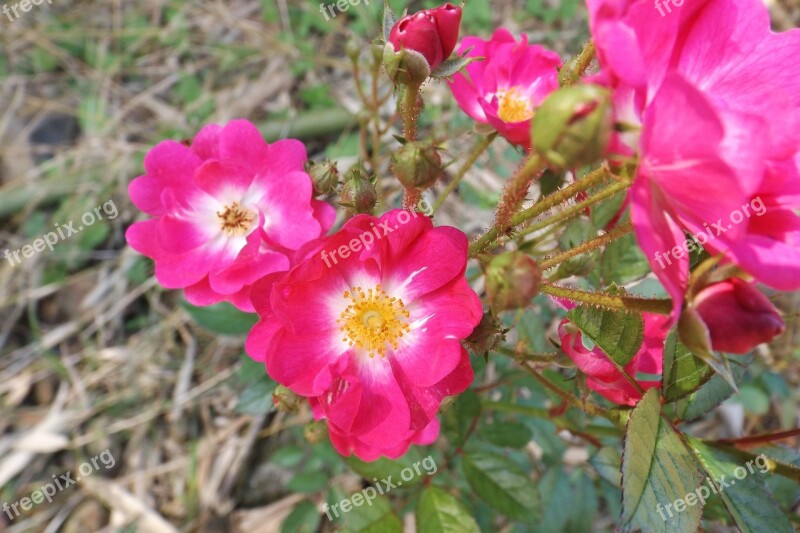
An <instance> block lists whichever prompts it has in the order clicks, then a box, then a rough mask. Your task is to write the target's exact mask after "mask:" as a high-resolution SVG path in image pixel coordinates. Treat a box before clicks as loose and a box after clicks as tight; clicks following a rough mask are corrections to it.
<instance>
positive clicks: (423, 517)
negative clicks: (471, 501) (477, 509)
mask: <svg viewBox="0 0 800 533" xmlns="http://www.w3.org/2000/svg"><path fill="white" fill-rule="evenodd" d="M417 532H418V533H480V529H479V528H478V524H477V522H475V519H474V518H472V515H471V514H470V512H469V510H467V508H466V507H464V506H463V505H462V504H461V503H460V502H459V501H458V500H457V499H456V498H454V497H453V496H452V495H451V494H450V493H448V492H445V491H444V490H442V489H439V488H437V487H428V488H427V489H425V491H424V492H423V493H422V496H421V497H420V499H419V504H418V505H417Z"/></svg>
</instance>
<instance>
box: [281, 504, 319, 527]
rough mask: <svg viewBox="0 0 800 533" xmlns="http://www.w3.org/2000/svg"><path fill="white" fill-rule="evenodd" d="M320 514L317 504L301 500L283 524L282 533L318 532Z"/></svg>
mask: <svg viewBox="0 0 800 533" xmlns="http://www.w3.org/2000/svg"><path fill="white" fill-rule="evenodd" d="M320 519H321V517H320V514H319V511H317V506H316V505H314V504H313V503H311V502H309V501H307V500H306V501H302V502H300V503H299V504H298V505H297V507H295V508H294V509H292V512H291V513H289V516H287V517H286V519H284V521H283V523H282V524H281V533H316V531H317V530H318V529H319V523H320Z"/></svg>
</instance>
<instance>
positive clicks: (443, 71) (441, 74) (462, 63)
mask: <svg viewBox="0 0 800 533" xmlns="http://www.w3.org/2000/svg"><path fill="white" fill-rule="evenodd" d="M467 53H469V50H467V51H465V52H464V54H465V55H461V56H454V57H451V58H450V59H447V60H445V61H442V62H441V64H440V65H439V66H438V67H436V70H434V71H433V72H431V78H437V79H445V78H450V77H451V76H453V74H456V73H457V72H459V71H460V70H461V69H462V68H464V67H466V66H467V65H469V64H470V63H473V62H475V61H483V60H484V59H485V58H483V57H475V56H467V55H466V54H467Z"/></svg>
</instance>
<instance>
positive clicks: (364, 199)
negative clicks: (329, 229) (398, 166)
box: [339, 166, 378, 215]
mask: <svg viewBox="0 0 800 533" xmlns="http://www.w3.org/2000/svg"><path fill="white" fill-rule="evenodd" d="M339 203H340V205H342V206H344V207H346V208H347V209H348V210H349V211H350V212H352V213H357V214H362V213H366V214H369V215H371V214H372V213H373V211H374V210H375V204H377V203H378V192H377V191H376V190H375V183H374V181H373V180H371V179H369V177H367V174H366V172H364V170H362V169H361V168H359V167H357V166H354V167H353V168H351V169H350V170H348V171H347V173H346V174H345V175H344V185H342V199H341V201H340V202H339Z"/></svg>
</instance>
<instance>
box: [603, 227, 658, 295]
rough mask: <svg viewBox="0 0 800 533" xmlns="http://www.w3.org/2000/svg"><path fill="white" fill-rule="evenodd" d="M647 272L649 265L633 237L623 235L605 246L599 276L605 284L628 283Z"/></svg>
mask: <svg viewBox="0 0 800 533" xmlns="http://www.w3.org/2000/svg"><path fill="white" fill-rule="evenodd" d="M648 272H650V263H648V262H647V258H646V257H645V255H644V253H642V250H641V249H640V248H639V246H637V244H636V238H635V237H634V236H633V235H625V236H624V237H621V238H619V239H617V240H615V241H612V242H610V243H608V245H606V248H605V250H604V251H603V257H602V259H601V260H600V275H601V276H602V278H603V280H604V281H606V282H607V283H618V284H623V283H630V282H631V281H634V280H637V279H640V278H643V277H644V276H646V275H647V273H648Z"/></svg>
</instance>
